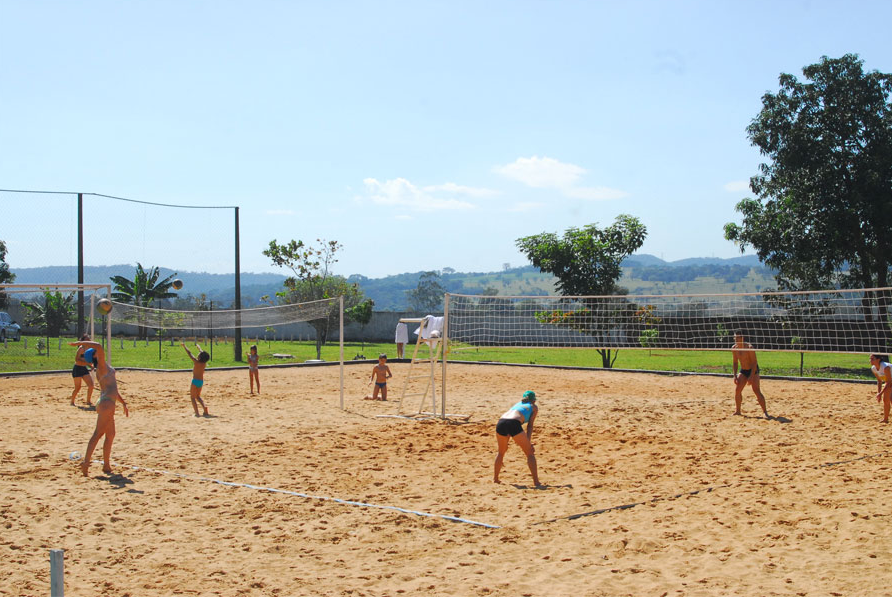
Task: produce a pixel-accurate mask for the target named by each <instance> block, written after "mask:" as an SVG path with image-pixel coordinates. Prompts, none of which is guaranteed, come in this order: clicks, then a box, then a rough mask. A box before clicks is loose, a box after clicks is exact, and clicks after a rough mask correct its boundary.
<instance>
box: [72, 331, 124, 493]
mask: <svg viewBox="0 0 892 597" xmlns="http://www.w3.org/2000/svg"><path fill="white" fill-rule="evenodd" d="M70 344H71V346H82V347H84V348H85V350H84V355H83V358H84V360H85V361H87V362H88V363H93V365H94V366H95V368H96V378H97V381H98V382H99V400H98V401H97V402H96V429H95V430H94V431H93V435H92V436H91V437H90V441H89V442H87V451H86V453H85V454H84V461H83V462H81V472H82V473H83V474H84V476H85V477H86V476H87V473H88V472H89V469H90V459H91V458H92V457H93V450H95V449H96V444H98V443H99V439H100V438H101V437H103V436H105V441H104V442H103V444H102V472H103V473H105V474H107V475H110V474H111V472H112V470H111V449H112V442H114V440H115V402H116V401H117V402H120V403H121V405H122V406H123V407H124V416H125V417H129V416H130V411H129V410H127V403H126V402H124V399H123V398H121V394H120V392H118V382H117V379H116V377H115V370H114V369H113V368H112V366H111V365H109V364H108V363H107V362H106V361H105V351H104V350H103V349H102V345H101V344H99V343H98V342H93V341H91V340H79V341H77V342H71V343H70Z"/></svg>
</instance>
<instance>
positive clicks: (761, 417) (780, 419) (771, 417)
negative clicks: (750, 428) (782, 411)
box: [736, 415, 793, 423]
mask: <svg viewBox="0 0 892 597" xmlns="http://www.w3.org/2000/svg"><path fill="white" fill-rule="evenodd" d="M736 416H739V417H741V418H744V419H756V420H759V421H766V420H767V421H777V422H778V423H792V422H793V419H788V418H787V417H779V416H775V415H768V418H767V419H766V418H765V416H764V415H759V416H754V415H736Z"/></svg>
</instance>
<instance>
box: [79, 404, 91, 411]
mask: <svg viewBox="0 0 892 597" xmlns="http://www.w3.org/2000/svg"><path fill="white" fill-rule="evenodd" d="M75 406H77V409H78V410H88V411H90V412H95V411H96V405H95V404H91V405H90V406H87V405H86V404H76V405H75Z"/></svg>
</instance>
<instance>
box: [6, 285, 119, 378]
mask: <svg viewBox="0 0 892 597" xmlns="http://www.w3.org/2000/svg"><path fill="white" fill-rule="evenodd" d="M110 294H111V286H110V285H108V284H0V371H10V370H13V369H14V367H11V366H12V365H13V364H18V363H21V362H23V361H24V360H25V359H26V357H28V356H29V355H30V356H33V355H34V354H36V355H38V356H46V357H50V356H51V355H53V354H54V353H56V351H59V350H63V349H67V348H68V346H67V342H69V341H71V340H73V339H75V338H76V337H77V336H79V335H80V334H84V333H87V334H90V336H91V337H92V338H94V339H96V340H97V341H102V342H103V344H104V345H105V346H109V340H110V337H111V336H110V328H109V327H108V326H107V325H105V321H103V318H102V317H100V314H99V313H98V311H96V308H95V307H96V304H97V303H98V302H99V301H100V300H103V299H107V297H108V296H110ZM79 322H82V323H81V324H79Z"/></svg>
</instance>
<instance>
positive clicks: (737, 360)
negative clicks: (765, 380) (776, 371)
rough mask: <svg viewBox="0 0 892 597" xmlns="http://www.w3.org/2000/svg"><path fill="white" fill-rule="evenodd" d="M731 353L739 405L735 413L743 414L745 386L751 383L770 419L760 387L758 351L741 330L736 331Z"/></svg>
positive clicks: (766, 415) (760, 404)
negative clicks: (744, 337) (742, 405)
mask: <svg viewBox="0 0 892 597" xmlns="http://www.w3.org/2000/svg"><path fill="white" fill-rule="evenodd" d="M731 354H732V355H733V357H734V362H733V365H732V367H733V369H734V384H735V389H734V403H735V405H736V407H737V410H735V411H734V414H735V415H739V414H741V413H740V405H741V403H742V402H743V388H745V387H746V384H750V387H751V388H753V393H755V394H756V399H757V400H758V401H759V406H761V407H762V412H763V413H764V414H765V418H766V419H770V418H771V417H770V416H769V415H768V409H767V408H765V396H763V395H762V390H761V389H760V388H759V362H758V361H757V360H756V351H755V350H754V349H753V345H752V344H750V343H749V342H746V341H744V339H743V332H742V331H740V330H737V331H736V332H734V348H733V350H732V351H731ZM738 365H739V366H740V374H738V373H737V367H738Z"/></svg>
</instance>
